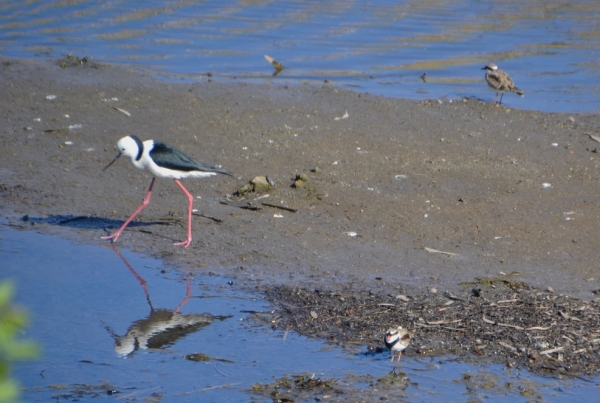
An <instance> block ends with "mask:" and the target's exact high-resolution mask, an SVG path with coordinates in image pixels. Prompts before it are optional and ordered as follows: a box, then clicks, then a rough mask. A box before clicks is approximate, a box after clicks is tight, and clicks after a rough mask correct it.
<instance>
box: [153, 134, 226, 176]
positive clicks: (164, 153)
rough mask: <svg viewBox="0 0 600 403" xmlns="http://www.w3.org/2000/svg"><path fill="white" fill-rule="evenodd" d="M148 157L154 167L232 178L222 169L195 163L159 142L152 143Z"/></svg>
mask: <svg viewBox="0 0 600 403" xmlns="http://www.w3.org/2000/svg"><path fill="white" fill-rule="evenodd" d="M150 157H152V160H154V162H155V163H156V165H158V166H161V167H163V168H168V169H173V170H176V171H184V172H190V171H202V172H215V173H219V174H223V175H229V176H233V174H232V173H231V172H229V171H226V170H224V169H222V168H215V167H213V166H210V165H207V164H205V163H203V162H198V161H195V160H193V159H192V158H190V157H188V156H187V155H185V154H184V153H183V152H182V151H180V150H179V149H177V148H175V147H173V146H170V145H168V144H166V143H162V142H160V141H155V142H154V147H152V150H150Z"/></svg>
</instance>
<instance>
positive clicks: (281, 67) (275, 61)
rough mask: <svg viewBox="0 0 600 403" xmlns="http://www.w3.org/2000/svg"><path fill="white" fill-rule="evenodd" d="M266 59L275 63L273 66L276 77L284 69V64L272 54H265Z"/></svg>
mask: <svg viewBox="0 0 600 403" xmlns="http://www.w3.org/2000/svg"><path fill="white" fill-rule="evenodd" d="M265 59H267V61H268V62H269V63H271V64H272V65H273V67H275V72H274V73H273V77H275V76H276V75H277V74H279V72H280V71H281V70H283V64H281V63H279V62H278V61H277V60H275V59H273V58H272V57H271V56H269V55H265Z"/></svg>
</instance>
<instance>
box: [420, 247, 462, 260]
mask: <svg viewBox="0 0 600 403" xmlns="http://www.w3.org/2000/svg"><path fill="white" fill-rule="evenodd" d="M425 250H426V251H427V252H429V253H440V254H442V255H447V256H450V257H453V256H458V253H452V252H444V251H443V250H437V249H433V248H428V247H427V246H425Z"/></svg>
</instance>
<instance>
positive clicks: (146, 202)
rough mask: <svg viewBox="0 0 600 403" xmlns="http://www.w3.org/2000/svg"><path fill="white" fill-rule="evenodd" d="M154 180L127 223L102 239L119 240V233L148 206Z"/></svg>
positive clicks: (153, 179) (153, 178)
mask: <svg viewBox="0 0 600 403" xmlns="http://www.w3.org/2000/svg"><path fill="white" fill-rule="evenodd" d="M155 180H156V178H155V177H152V182H150V188H149V189H148V193H147V194H146V198H145V199H144V201H143V202H142V205H141V206H140V207H138V209H137V210H135V211H134V213H133V214H132V215H131V217H129V218H128V219H127V221H125V224H123V225H121V228H119V230H118V231H117V232H115V233H114V234H111V235H107V236H103V237H101V238H102V239H112V242H116V241H117V238H119V235H121V232H123V230H124V229H125V227H127V226H128V225H129V223H130V222H131V220H133V219H134V218H135V216H136V215H138V214H139V213H140V211H142V210H143V209H145V208H146V206H147V205H148V204H150V196H151V195H152V186H154V181H155ZM190 196H191V195H190Z"/></svg>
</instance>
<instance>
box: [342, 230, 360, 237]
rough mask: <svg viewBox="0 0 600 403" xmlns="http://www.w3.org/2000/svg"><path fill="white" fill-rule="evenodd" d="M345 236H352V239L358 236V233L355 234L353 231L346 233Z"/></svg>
mask: <svg viewBox="0 0 600 403" xmlns="http://www.w3.org/2000/svg"><path fill="white" fill-rule="evenodd" d="M344 234H346V235H348V236H352V237H355V236H357V235H358V234H357V233H356V232H353V231H348V232H344Z"/></svg>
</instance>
